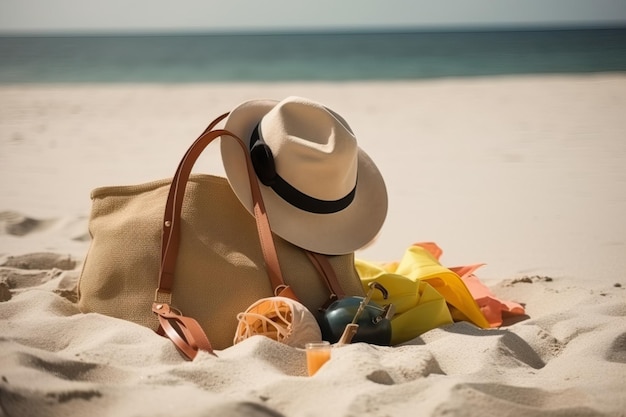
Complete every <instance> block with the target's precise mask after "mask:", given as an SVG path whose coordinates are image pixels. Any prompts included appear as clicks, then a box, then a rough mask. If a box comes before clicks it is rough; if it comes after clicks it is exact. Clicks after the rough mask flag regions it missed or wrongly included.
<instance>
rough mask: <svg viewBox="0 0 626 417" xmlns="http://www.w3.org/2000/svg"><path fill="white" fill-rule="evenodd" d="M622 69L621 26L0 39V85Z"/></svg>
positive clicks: (625, 45)
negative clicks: (489, 30) (466, 30)
mask: <svg viewBox="0 0 626 417" xmlns="http://www.w3.org/2000/svg"><path fill="white" fill-rule="evenodd" d="M607 71H622V72H623V71H626V28H624V29H595V30H593V29H587V30H553V31H548V30H545V31H544V30H542V31H536V30H534V31H497V32H496V31H491V32H395V33H374V32H370V33H311V34H283V35H273V34H232V35H226V34H219V35H217V34H213V35H175V36H172V35H168V36H64V37H61V36H59V37H36V36H30V37H9V36H4V37H0V83H4V84H6V83H39V82H46V83H48V82H52V83H56V82H70V83H76V82H97V83H106V82H175V83H186V82H221V81H310V80H326V81H342V80H402V79H420V78H437V77H458V76H484V75H503V74H536V73H542V74H547V73H589V72H607Z"/></svg>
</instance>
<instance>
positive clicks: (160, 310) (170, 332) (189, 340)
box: [152, 302, 217, 360]
mask: <svg viewBox="0 0 626 417" xmlns="http://www.w3.org/2000/svg"><path fill="white" fill-rule="evenodd" d="M152 312H153V313H155V314H156V315H157V316H158V318H159V324H160V325H161V327H160V328H159V330H158V331H157V333H159V334H161V335H162V336H167V337H168V338H169V339H170V340H171V341H172V342H174V345H176V347H177V348H178V349H179V350H180V351H181V352H182V353H183V354H184V355H185V356H186V357H187V358H188V359H191V360H193V358H195V357H196V355H197V354H198V351H200V350H204V351H207V352H209V353H211V354H212V355H214V356H217V355H215V353H214V352H213V347H212V346H211V342H209V339H208V338H207V337H206V334H205V333H204V330H202V327H200V325H199V324H198V322H197V321H196V320H194V319H192V318H191V317H185V316H183V315H182V314H180V313H179V312H176V311H174V310H173V309H172V307H171V306H170V305H169V304H166V303H159V302H154V303H153V304H152ZM174 324H175V325H176V328H175V327H174ZM177 328H178V329H180V331H181V332H182V333H183V336H181V335H180V333H179V332H178V330H177Z"/></svg>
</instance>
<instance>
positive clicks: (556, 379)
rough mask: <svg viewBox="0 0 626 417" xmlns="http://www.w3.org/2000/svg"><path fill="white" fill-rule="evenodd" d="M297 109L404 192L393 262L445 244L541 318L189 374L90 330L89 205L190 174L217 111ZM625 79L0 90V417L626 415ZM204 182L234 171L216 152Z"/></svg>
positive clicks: (154, 344) (112, 322) (127, 332)
mask: <svg viewBox="0 0 626 417" xmlns="http://www.w3.org/2000/svg"><path fill="white" fill-rule="evenodd" d="M290 95H299V96H303V97H308V98H311V99H314V100H316V101H319V102H322V103H324V104H326V105H327V106H329V107H330V108H332V109H333V110H335V111H337V112H338V113H340V114H341V115H342V116H343V117H344V118H345V119H346V120H347V121H348V122H349V123H350V125H351V127H352V128H353V130H354V132H355V133H356V136H357V138H358V141H359V144H360V146H361V147H362V148H363V149H364V150H366V152H367V153H368V154H369V155H370V156H371V157H372V158H373V159H374V160H375V162H376V163H377V165H378V167H379V168H380V170H381V172H382V173H383V176H384V178H385V181H386V183H387V187H388V193H389V213H388V217H387V221H386V223H385V225H384V226H383V229H382V232H381V234H380V236H379V237H378V239H377V240H376V241H375V242H373V243H372V244H371V245H370V246H369V247H367V248H364V249H363V250H361V251H359V252H357V257H359V258H361V259H366V260H371V261H381V262H386V261H394V260H397V259H399V258H400V257H401V256H402V254H403V252H404V250H405V249H406V248H407V247H408V246H409V245H411V244H412V243H414V242H418V241H433V242H437V244H438V245H439V246H440V247H441V248H442V249H443V251H444V253H443V257H442V259H441V260H442V263H443V264H444V265H446V266H457V265H467V264H474V263H485V264H486V265H485V266H483V267H481V268H480V269H478V271H477V272H476V275H477V276H478V277H480V278H481V280H482V281H483V282H484V283H485V284H487V285H488V286H489V288H490V289H491V291H492V292H493V293H494V294H496V295H497V296H498V297H500V298H502V299H504V300H511V301H515V302H518V303H521V304H522V305H524V307H525V309H526V316H524V317H516V318H512V319H510V320H508V321H505V325H504V326H502V327H501V328H498V329H491V330H480V329H478V328H477V327H475V326H473V325H471V324H469V323H464V322H458V323H455V324H454V325H451V326H447V327H443V328H438V329H434V330H431V331H429V332H427V333H424V334H422V335H421V336H419V337H417V338H416V339H414V340H412V341H410V342H408V343H406V344H404V345H402V346H396V347H379V346H373V345H367V344H362V343H358V344H353V345H349V346H345V347H341V348H338V349H335V350H334V351H333V357H332V359H331V360H330V362H328V363H327V364H326V365H324V367H323V368H322V369H321V370H320V371H319V372H318V373H317V374H316V375H314V376H313V377H308V376H306V366H305V359H304V353H303V351H301V350H299V349H296V348H291V347H289V346H286V345H282V344H279V343H277V342H274V341H272V340H269V339H267V338H262V337H254V338H251V339H248V340H245V341H244V342H242V343H241V344H238V345H236V346H234V347H231V348H228V349H225V350H222V351H220V352H217V353H218V357H217V358H216V357H213V356H210V355H209V354H206V353H201V354H200V355H199V356H198V357H197V358H196V359H195V360H194V361H193V362H189V361H185V360H184V359H183V358H182V357H181V355H180V354H179V353H178V351H177V350H176V348H175V347H174V345H173V344H172V343H171V342H170V341H169V340H167V339H165V338H162V337H160V336H158V335H157V334H155V333H153V332H152V331H151V330H149V329H147V328H144V327H141V326H139V325H136V324H133V323H130V322H125V321H122V320H118V319H114V318H110V317H106V316H103V315H99V314H94V313H90V314H82V313H80V311H79V310H78V308H77V306H76V293H75V289H76V284H77V279H78V276H79V274H80V268H81V264H82V262H83V259H84V257H85V255H86V253H87V250H88V248H89V242H90V238H89V234H88V231H87V223H88V218H89V212H90V199H89V194H90V191H91V190H92V189H93V188H96V187H100V186H105V185H126V184H137V183H142V182H146V181H151V180H156V179H161V178H168V177H171V176H172V175H173V173H174V171H175V169H176V166H177V165H178V162H179V160H180V158H181V157H182V156H183V154H184V152H185V151H186V149H187V147H188V146H189V145H190V144H191V143H192V141H193V140H194V139H195V138H196V137H197V136H198V135H199V134H200V133H201V132H202V131H203V129H204V127H205V126H206V125H207V124H208V123H209V122H210V121H211V120H213V118H214V117H216V116H217V115H219V114H222V113H224V112H227V111H229V110H231V109H232V108H234V107H235V106H236V105H237V104H239V103H240V102H243V101H245V100H248V99H255V98H272V99H282V98H284V97H287V96H290ZM625 114H626V75H624V74H590V75H576V76H562V75H553V76H525V77H490V78H462V79H441V80H430V81H412V82H370V83H366V82H353V83H267V84H252V83H241V84H202V85H188V84H180V85H176V84H159V85H152V84H150V85H134V84H112V85H106V84H103V85H81V84H73V85H38V84H32V85H2V86H0V416H6V417H17V416H64V417H65V416H87V415H88V416H92V417H98V416H164V415H176V416H208V415H211V416H213V415H214V416H328V417H332V416H381V417H382V416H412V415H418V416H443V415H446V416H473V415H480V416H626V411H625V410H626V320H625V316H626V272H625V271H626V140H625V137H624V136H625V133H626V117H624V115H625ZM196 171H197V172H205V173H211V174H218V175H222V174H223V168H222V166H221V161H220V155H219V147H218V146H214V145H211V146H210V147H209V148H208V150H207V151H206V152H205V155H203V156H202V158H201V160H200V161H199V163H198V164H197V165H196Z"/></svg>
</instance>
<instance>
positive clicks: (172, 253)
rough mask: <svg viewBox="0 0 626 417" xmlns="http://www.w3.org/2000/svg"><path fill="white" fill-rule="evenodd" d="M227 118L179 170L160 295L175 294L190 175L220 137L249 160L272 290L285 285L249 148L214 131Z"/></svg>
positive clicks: (169, 207)
mask: <svg viewBox="0 0 626 417" xmlns="http://www.w3.org/2000/svg"><path fill="white" fill-rule="evenodd" d="M227 115H228V113H226V114H224V115H222V116H220V117H218V118H217V119H216V120H214V121H213V122H212V123H211V124H210V125H209V127H208V128H207V129H206V130H205V131H204V133H203V134H202V135H200V137H199V138H198V139H196V141H195V142H194V143H193V144H192V145H191V147H190V148H189V149H188V150H187V153H186V154H185V156H184V157H183V158H182V160H181V162H180V164H179V166H178V169H177V170H176V175H175V176H174V178H173V180H172V185H171V187H170V192H169V195H168V198H167V203H166V206H165V215H164V221H163V234H162V241H161V259H162V261H161V270H160V274H159V275H160V276H159V288H158V290H157V292H163V293H171V290H172V286H173V281H174V271H175V269H176V259H177V257H178V248H179V244H180V216H181V213H182V203H183V198H184V195H185V186H186V184H187V181H188V180H189V175H190V174H191V170H192V168H193V165H194V163H195V162H196V160H197V159H198V157H199V156H200V154H201V153H202V151H203V150H204V148H206V147H207V146H208V145H209V144H210V143H211V142H212V141H213V140H215V139H216V138H218V137H220V136H224V137H226V136H230V137H232V138H233V140H235V141H236V142H237V143H238V144H239V145H240V146H241V148H242V150H243V153H244V155H245V156H246V165H247V169H248V178H249V180H250V188H251V193H252V201H253V204H254V217H255V219H256V223H257V230H258V234H259V239H260V242H261V250H262V252H263V257H264V259H265V262H266V268H267V272H268V275H269V278H270V282H271V284H272V288H274V289H276V288H278V287H280V286H284V285H285V282H284V279H283V276H282V272H281V270H280V263H279V261H278V255H277V254H276V247H275V246H274V240H273V237H272V230H271V228H270V224H269V219H268V217H267V213H266V210H265V205H264V203H263V198H262V196H261V190H260V188H259V184H258V182H257V179H256V175H255V173H254V168H253V167H252V162H251V161H250V157H249V154H248V152H247V149H246V146H245V144H244V143H243V141H242V140H241V139H239V138H238V137H237V136H236V135H234V134H233V133H231V132H229V131H226V130H221V129H216V130H210V129H211V128H212V127H214V126H215V125H216V124H217V123H219V121H221V120H222V119H223V118H224V117H226V116H227Z"/></svg>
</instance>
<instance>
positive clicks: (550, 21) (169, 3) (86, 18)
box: [0, 0, 626, 34]
mask: <svg viewBox="0 0 626 417" xmlns="http://www.w3.org/2000/svg"><path fill="white" fill-rule="evenodd" d="M581 26H594V27H596V26H624V27H626V0H309V1H299V0H245V1H244V0H221V1H215V0H0V33H4V34H7V33H8V34H15V33H17V34H19V33H44V34H45V33H107V32H126V33H128V32H131V33H132V32H141V33H151V32H152V33H155V32H156V33H170V32H211V31H294V30H296V31H297V30H304V31H306V30H351V29H380V28H386V29H388V28H391V29H393V28H401V29H406V28H411V29H453V28H484V27H492V28H493V27H497V28H502V27H581Z"/></svg>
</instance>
